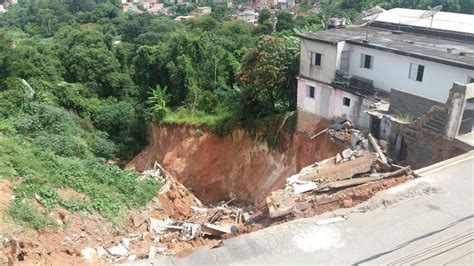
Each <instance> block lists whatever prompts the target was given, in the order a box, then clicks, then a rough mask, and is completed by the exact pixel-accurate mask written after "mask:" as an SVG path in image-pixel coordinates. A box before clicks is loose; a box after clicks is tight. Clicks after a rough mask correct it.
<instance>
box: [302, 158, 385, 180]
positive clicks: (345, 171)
mask: <svg viewBox="0 0 474 266" xmlns="http://www.w3.org/2000/svg"><path fill="white" fill-rule="evenodd" d="M376 159H377V156H376V155H375V154H374V153H365V154H364V155H362V156H361V157H357V158H355V159H354V160H350V161H345V162H342V163H340V164H335V157H333V158H332V160H333V162H334V163H332V164H323V165H322V166H319V167H316V168H314V169H313V170H312V171H311V172H309V171H308V172H307V173H304V174H300V179H301V180H304V181H316V182H317V181H318V180H320V179H324V180H330V181H332V180H344V179H348V178H351V177H353V176H354V175H356V174H361V173H367V172H369V171H370V170H371V168H372V165H373V164H374V162H375V160H376Z"/></svg>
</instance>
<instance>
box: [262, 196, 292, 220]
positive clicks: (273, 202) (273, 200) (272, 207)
mask: <svg viewBox="0 0 474 266" xmlns="http://www.w3.org/2000/svg"><path fill="white" fill-rule="evenodd" d="M295 204H296V200H295V198H293V197H291V196H289V195H288V194H285V193H273V194H272V195H270V196H268V197H267V205H268V211H269V214H270V217H271V218H276V217H280V216H283V215H286V214H289V213H291V212H293V211H294V209H295Z"/></svg>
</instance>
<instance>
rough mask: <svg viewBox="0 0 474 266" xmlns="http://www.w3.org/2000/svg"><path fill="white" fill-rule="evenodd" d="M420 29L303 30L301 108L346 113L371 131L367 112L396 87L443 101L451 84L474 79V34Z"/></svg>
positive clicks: (332, 114)
mask: <svg viewBox="0 0 474 266" xmlns="http://www.w3.org/2000/svg"><path fill="white" fill-rule="evenodd" d="M469 17H474V15H469ZM385 27H387V25H385ZM397 29H398V28H397ZM416 31H417V33H413V32H409V31H393V30H389V29H384V28H376V27H371V28H370V30H369V34H368V38H367V39H366V33H367V29H366V28H344V29H331V30H326V31H323V32H317V33H303V34H300V35H299V36H300V39H301V55H300V75H299V79H298V110H299V111H304V112H308V113H313V114H315V115H317V116H320V117H323V118H326V119H334V118H335V117H338V116H343V115H345V116H346V117H347V118H348V119H349V120H352V121H353V122H355V123H356V124H358V125H359V126H360V127H361V128H364V129H369V128H370V117H369V116H368V115H367V113H366V111H367V110H368V109H369V107H370V106H371V105H373V104H374V103H376V102H378V101H379V99H380V97H381V96H385V97H386V98H388V96H389V95H390V91H391V90H392V89H396V90H399V91H402V92H405V93H409V94H412V95H417V96H421V97H423V98H427V99H431V100H434V101H437V102H442V103H444V102H446V100H447V98H448V96H449V89H450V88H451V87H452V84H453V82H460V83H471V82H474V34H470V33H469V32H462V34H458V33H456V34H451V33H450V32H447V31H444V32H442V34H443V35H444V36H445V37H449V35H450V34H451V35H452V36H451V37H452V38H451V39H450V40H448V39H442V38H440V37H438V36H433V35H432V30H427V31H426V32H424V33H421V32H420V30H419V29H417V30H416ZM436 34H439V31H438V32H437V33H436Z"/></svg>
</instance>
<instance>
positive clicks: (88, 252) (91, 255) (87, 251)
mask: <svg viewBox="0 0 474 266" xmlns="http://www.w3.org/2000/svg"><path fill="white" fill-rule="evenodd" d="M81 256H82V257H83V258H84V259H85V260H87V261H93V260H95V259H97V258H98V256H97V251H96V250H95V248H91V247H86V248H83V249H82V250H81Z"/></svg>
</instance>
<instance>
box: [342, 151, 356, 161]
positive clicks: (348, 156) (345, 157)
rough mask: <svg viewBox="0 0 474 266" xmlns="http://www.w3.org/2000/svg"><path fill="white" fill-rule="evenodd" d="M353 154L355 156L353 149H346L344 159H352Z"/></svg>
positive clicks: (343, 154) (343, 152)
mask: <svg viewBox="0 0 474 266" xmlns="http://www.w3.org/2000/svg"><path fill="white" fill-rule="evenodd" d="M352 154H353V151H352V150H351V149H345V150H343V151H342V158H344V159H350V158H351V156H352Z"/></svg>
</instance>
